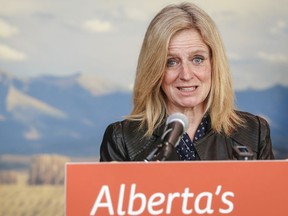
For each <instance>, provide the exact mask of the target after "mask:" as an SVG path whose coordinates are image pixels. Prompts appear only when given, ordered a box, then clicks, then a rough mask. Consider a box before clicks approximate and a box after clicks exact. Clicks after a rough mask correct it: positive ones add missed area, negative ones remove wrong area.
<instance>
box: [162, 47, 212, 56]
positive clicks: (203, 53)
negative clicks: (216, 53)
mask: <svg viewBox="0 0 288 216" xmlns="http://www.w3.org/2000/svg"><path fill="white" fill-rule="evenodd" d="M198 53H199V54H202V55H208V56H210V51H209V50H204V49H196V50H193V51H191V52H189V54H190V55H191V54H193V55H194V54H198ZM178 54H179V53H178V52H173V51H172V52H171V51H169V49H168V53H167V56H175V55H178Z"/></svg>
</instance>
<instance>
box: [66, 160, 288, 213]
mask: <svg viewBox="0 0 288 216" xmlns="http://www.w3.org/2000/svg"><path fill="white" fill-rule="evenodd" d="M65 181H66V182H65V202H66V205H65V212H66V216H80V215H81V216H94V215H100V216H106V215H109V216H111V215H117V216H119V215H129V216H130V215H141V216H145V215H147V216H151V215H161V216H163V215H170V216H171V215H172V216H181V215H229V216H230V215H233V216H258V215H261V216H271V215H277V216H287V215H288V161H287V160H273V161H213V162H212V161H199V162H198V161H197V162H185V161H183V162H180V161H179V162H149V163H146V162H121V163H120V162H111V163H106V162H105V163H67V164H66V180H65Z"/></svg>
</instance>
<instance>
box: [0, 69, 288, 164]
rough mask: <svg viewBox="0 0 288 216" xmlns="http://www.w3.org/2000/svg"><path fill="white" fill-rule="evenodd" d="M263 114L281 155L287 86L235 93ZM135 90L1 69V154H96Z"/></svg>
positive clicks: (87, 78) (244, 105) (287, 119)
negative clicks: (18, 76) (108, 128)
mask: <svg viewBox="0 0 288 216" xmlns="http://www.w3.org/2000/svg"><path fill="white" fill-rule="evenodd" d="M236 98H237V106H238V108H239V109H240V110H244V111H248V112H251V113H254V114H258V115H260V116H263V117H265V118H266V119H267V120H268V121H269V123H270V127H271V137H272V141H273V145H274V149H275V154H276V156H277V158H279V159H280V158H286V157H287V155H288V143H287V141H288V133H286V132H285V129H286V128H287V127H288V115H287V113H286V111H287V110H288V102H287V99H288V87H284V86H280V85H279V86H274V87H272V88H269V89H265V90H253V89H250V90H245V91H240V92H236ZM131 104H132V99H131V91H130V90H129V89H127V88H123V87H122V86H117V85H116V84H113V83H111V82H109V83H108V82H106V81H105V80H100V79H99V78H97V77H95V76H92V75H84V74H81V73H78V74H75V75H72V76H66V77H53V76H40V77H36V78H26V79H21V78H17V77H14V76H13V75H11V74H7V73H4V72H1V71H0V143H1V145H0V153H1V154H22V155H23V154H25V155H31V154H39V153H56V154H63V155H68V156H98V155H99V147H100V143H101V140H102V136H103V133H104V130H105V128H106V127H107V125H108V124H109V123H111V122H114V121H118V120H122V117H123V116H125V115H127V114H129V113H130V111H131Z"/></svg>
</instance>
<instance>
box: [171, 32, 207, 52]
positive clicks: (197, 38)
mask: <svg viewBox="0 0 288 216" xmlns="http://www.w3.org/2000/svg"><path fill="white" fill-rule="evenodd" d="M181 48H198V49H199V48H201V49H203V50H209V49H208V46H207V45H206V44H205V42H204V41H203V39H202V37H201V35H200V33H199V32H198V31H197V30H196V29H185V30H182V31H179V32H177V33H176V34H175V35H174V36H173V37H172V38H171V40H170V42H169V47H168V49H169V51H171V50H175V49H181Z"/></svg>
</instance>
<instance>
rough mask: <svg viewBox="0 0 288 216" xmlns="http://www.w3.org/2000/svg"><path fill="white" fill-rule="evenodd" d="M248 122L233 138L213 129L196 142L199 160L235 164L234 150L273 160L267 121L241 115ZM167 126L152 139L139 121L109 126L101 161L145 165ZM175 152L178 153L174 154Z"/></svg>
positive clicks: (249, 115) (102, 145)
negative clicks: (242, 148)
mask: <svg viewBox="0 0 288 216" xmlns="http://www.w3.org/2000/svg"><path fill="white" fill-rule="evenodd" d="M239 114H240V115H241V116H242V117H243V118H244V119H245V121H246V123H245V126H244V127H239V128H238V129H237V130H236V131H235V132H234V133H233V134H232V135H231V136H229V137H228V136H225V135H223V134H221V133H220V134H219V133H216V132H214V131H213V130H212V129H211V128H210V129H208V133H207V134H206V135H205V136H204V137H202V138H201V139H199V140H197V141H195V142H194V144H195V148H196V150H197V155H196V158H197V160H235V159H236V157H235V156H234V155H233V146H235V145H237V146H239V145H240V146H247V147H249V148H250V149H251V150H252V151H253V159H255V160H264V159H274V155H273V152H272V144H271V139H270V128H269V125H268V123H267V121H266V120H264V119H263V118H261V117H259V116H255V115H252V114H250V113H246V112H239ZM164 127H165V124H162V126H161V127H159V128H158V129H156V130H155V131H154V133H153V135H152V136H151V137H148V138H147V137H143V135H144V134H145V130H144V129H138V122H137V121H129V120H123V121H119V122H115V123H112V124H110V125H109V126H108V127H107V128H106V131H105V133H104V136H103V141H102V144H101V147H100V161H143V160H144V159H145V157H146V156H147V155H148V154H149V153H150V152H151V151H152V150H153V149H155V147H156V146H157V145H158V144H160V143H161V135H162V133H163V130H164ZM175 152H176V151H175Z"/></svg>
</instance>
